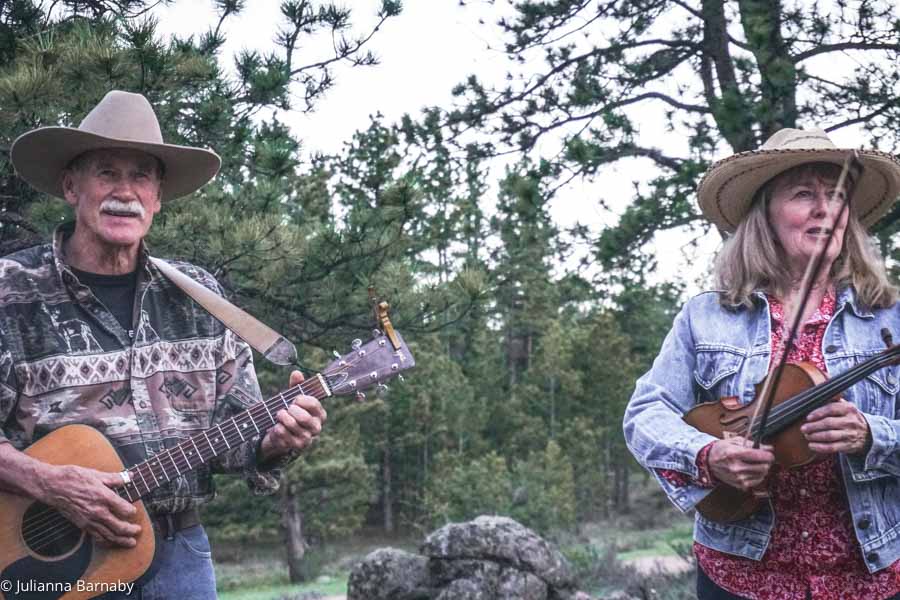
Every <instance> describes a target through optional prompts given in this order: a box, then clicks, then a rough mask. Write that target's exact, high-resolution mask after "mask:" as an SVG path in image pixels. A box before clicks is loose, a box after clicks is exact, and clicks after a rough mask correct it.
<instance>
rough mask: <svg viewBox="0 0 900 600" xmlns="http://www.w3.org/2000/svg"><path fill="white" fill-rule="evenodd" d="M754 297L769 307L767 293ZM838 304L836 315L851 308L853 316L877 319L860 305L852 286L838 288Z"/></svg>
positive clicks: (754, 294)
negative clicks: (846, 308) (845, 308)
mask: <svg viewBox="0 0 900 600" xmlns="http://www.w3.org/2000/svg"><path fill="white" fill-rule="evenodd" d="M753 297H754V298H756V299H757V300H759V301H760V302H761V303H762V305H763V306H768V299H767V298H766V294H765V292H763V291H762V290H757V291H755V292H753ZM835 297H836V300H837V301H836V304H835V307H834V314H835V315H836V314H838V313H839V312H840V311H841V310H842V309H843V308H844V306H845V305H846V306H849V307H850V310H852V311H853V314H854V315H856V316H857V317H859V318H861V319H872V318H874V317H875V315H874V314H872V311H871V310H870V309H868V308H865V307H864V306H862V305H861V304H859V302H858V300H857V298H856V290H854V289H853V286H852V285H845V286H843V287H841V288H838V290H837V292H836V294H835Z"/></svg>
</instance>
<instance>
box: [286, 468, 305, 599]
mask: <svg viewBox="0 0 900 600" xmlns="http://www.w3.org/2000/svg"><path fill="white" fill-rule="evenodd" d="M293 487H294V486H293V485H290V484H288V482H287V481H284V482H282V486H281V490H282V492H281V515H282V516H281V525H282V527H283V528H284V538H285V539H284V542H285V544H284V547H285V550H286V551H287V564H288V576H289V577H290V580H291V583H302V582H304V581H306V580H307V579H308V575H309V574H308V573H307V571H306V565H305V563H304V561H303V558H304V557H305V556H306V549H307V544H306V540H305V539H304V538H303V513H302V512H301V511H300V506H299V505H298V502H297V498H296V495H295V494H294V490H293Z"/></svg>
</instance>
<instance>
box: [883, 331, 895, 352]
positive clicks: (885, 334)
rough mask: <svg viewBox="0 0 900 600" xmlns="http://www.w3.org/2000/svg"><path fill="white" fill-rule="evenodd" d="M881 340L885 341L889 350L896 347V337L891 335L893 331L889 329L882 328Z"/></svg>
mask: <svg viewBox="0 0 900 600" xmlns="http://www.w3.org/2000/svg"><path fill="white" fill-rule="evenodd" d="M881 339H882V340H884V345H885V346H887V347H888V348H890V347H891V346H893V345H894V336H892V335H891V330H890V329H888V328H887V327H882V328H881Z"/></svg>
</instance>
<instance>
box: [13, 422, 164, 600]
mask: <svg viewBox="0 0 900 600" xmlns="http://www.w3.org/2000/svg"><path fill="white" fill-rule="evenodd" d="M25 453H26V454H28V455H29V456H31V457H33V458H37V459H38V460H41V461H44V462H46V463H49V464H53V465H78V466H81V467H88V468H91V469H96V470H98V471H106V472H111V473H116V472H121V471H124V470H125V467H124V465H123V464H122V461H121V459H120V458H119V455H118V454H117V453H116V450H115V449H114V448H113V447H112V444H110V443H109V440H107V439H106V438H105V437H104V436H103V434H101V433H100V432H98V431H97V430H95V429H93V428H91V427H88V426H86V425H67V426H65V427H61V428H59V429H57V430H56V431H53V432H52V433H50V434H48V435H46V436H44V437H43V438H41V439H40V440H38V441H37V442H35V443H34V444H32V445H31V446H29V447H28V448H27V449H26V450H25ZM134 505H135V506H136V507H137V509H138V512H137V515H136V517H135V522H136V523H137V524H138V525H140V526H141V533H140V534H139V535H138V537H137V545H136V546H135V547H134V548H120V547H111V546H106V545H102V546H101V545H99V544H96V543H94V540H93V538H91V537H90V536H89V535H87V534H85V533H84V532H82V531H80V530H78V529H76V528H75V527H74V526H73V525H72V524H71V523H69V522H68V521H65V520H64V519H63V518H62V515H61V514H59V513H58V512H56V511H52V510H50V509H49V508H48V507H45V506H42V505H40V504H38V503H36V502H34V501H33V500H31V499H28V498H22V497H20V496H16V495H13V494H8V493H3V492H0V585H2V586H3V587H2V590H0V598H2V599H3V600H13V599H15V600H22V599H23V598H24V599H31V600H37V599H38V598H40V599H42V600H43V599H47V600H49V599H56V598H59V599H64V600H80V599H82V598H93V597H95V596H100V595H103V594H104V593H106V592H108V591H112V590H116V589H118V590H122V589H123V588H122V585H123V584H125V583H128V582H132V581H134V580H136V579H138V578H139V577H140V576H141V575H143V574H144V572H145V571H146V570H147V569H148V568H149V567H150V563H151V562H152V561H153V555H154V553H155V551H156V540H155V538H154V533H153V525H152V523H151V522H150V515H149V514H148V513H147V510H146V509H145V508H144V505H143V502H141V501H137V502H135V503H134ZM5 581H10V582H11V586H10V587H8V588H7V586H9V584H4V583H3V582H5ZM116 586H118V587H116ZM17 592H18V593H17Z"/></svg>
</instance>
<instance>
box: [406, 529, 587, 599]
mask: <svg viewBox="0 0 900 600" xmlns="http://www.w3.org/2000/svg"><path fill="white" fill-rule="evenodd" d="M421 552H422V554H424V555H426V556H428V557H429V558H431V559H448V560H456V559H468V558H472V557H478V558H480V559H487V560H492V561H495V562H498V563H500V564H503V565H508V566H510V567H513V568H515V569H517V570H519V571H524V572H526V573H533V574H534V575H536V576H537V577H538V578H540V579H541V580H543V581H544V582H545V583H546V584H547V585H549V586H550V587H552V588H561V589H572V588H574V579H573V577H572V571H571V569H570V567H569V564H568V562H567V561H566V559H565V558H564V557H563V555H562V554H561V553H560V552H559V550H557V549H556V548H554V547H553V546H552V545H550V543H549V542H547V541H545V540H543V539H542V538H541V537H540V536H538V535H537V534H536V533H534V532H533V531H532V530H530V529H528V528H527V527H525V526H523V525H521V524H519V523H517V522H516V521H514V520H512V519H509V518H507V517H494V516H482V517H478V518H476V519H475V520H474V521H469V522H467V523H451V524H449V525H445V526H444V527H441V528H440V529H438V530H437V531H435V532H433V533H432V534H431V535H429V536H428V537H427V538H426V539H425V542H424V543H423V544H422V547H421Z"/></svg>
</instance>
